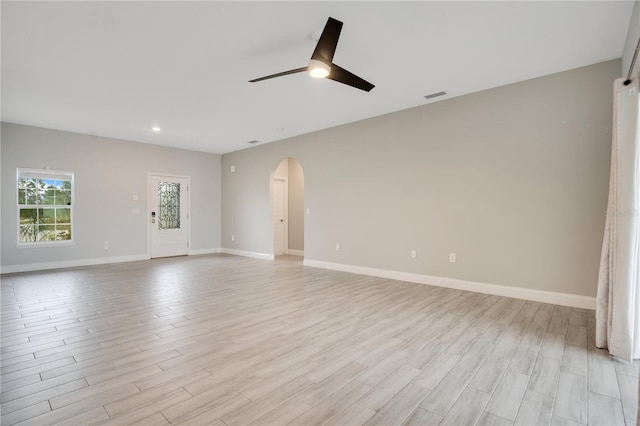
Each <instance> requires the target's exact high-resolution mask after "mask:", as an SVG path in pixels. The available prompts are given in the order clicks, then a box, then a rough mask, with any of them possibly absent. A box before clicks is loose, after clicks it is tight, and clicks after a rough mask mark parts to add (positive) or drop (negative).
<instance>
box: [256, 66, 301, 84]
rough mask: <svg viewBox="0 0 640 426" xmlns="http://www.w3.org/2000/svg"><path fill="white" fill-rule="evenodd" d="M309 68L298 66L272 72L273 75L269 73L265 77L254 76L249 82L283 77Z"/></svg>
mask: <svg viewBox="0 0 640 426" xmlns="http://www.w3.org/2000/svg"><path fill="white" fill-rule="evenodd" d="M308 68H309V67H303V68H296V69H295V70H289V71H283V72H279V73H278V74H271V75H267V76H265V77H260V78H254V79H253V80H249V83H255V82H257V81H262V80H269V79H270V78H276V77H282V76H284V75H289V74H296V73H299V72H304V71H307V69H308Z"/></svg>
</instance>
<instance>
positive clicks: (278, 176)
mask: <svg viewBox="0 0 640 426" xmlns="http://www.w3.org/2000/svg"><path fill="white" fill-rule="evenodd" d="M271 218H272V224H273V254H274V256H281V255H285V254H289V255H295V256H304V174H303V171H302V166H301V165H300V162H298V160H296V159H295V158H293V157H287V158H285V159H283V160H282V161H280V163H279V164H278V165H277V167H276V168H275V170H274V171H273V173H272V175H271Z"/></svg>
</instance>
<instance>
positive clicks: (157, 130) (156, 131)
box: [151, 126, 162, 133]
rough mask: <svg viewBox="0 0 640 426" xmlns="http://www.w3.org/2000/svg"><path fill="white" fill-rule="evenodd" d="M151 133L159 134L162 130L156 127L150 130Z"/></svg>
mask: <svg viewBox="0 0 640 426" xmlns="http://www.w3.org/2000/svg"><path fill="white" fill-rule="evenodd" d="M151 131H152V132H154V133H160V132H161V131H162V129H161V128H160V127H158V126H153V127H152V128H151Z"/></svg>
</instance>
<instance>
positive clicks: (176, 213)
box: [149, 175, 189, 258]
mask: <svg viewBox="0 0 640 426" xmlns="http://www.w3.org/2000/svg"><path fill="white" fill-rule="evenodd" d="M188 186H189V179H188V178H186V177H175V176H161V175H150V176H149V202H150V212H149V215H150V217H149V240H150V256H151V257H152V258H154V257H168V256H182V255H186V254H188V251H189V215H188V205H189V201H188V191H189V187H188Z"/></svg>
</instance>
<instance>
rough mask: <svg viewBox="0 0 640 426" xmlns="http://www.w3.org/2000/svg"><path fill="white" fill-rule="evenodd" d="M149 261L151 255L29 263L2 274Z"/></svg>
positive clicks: (11, 268)
mask: <svg viewBox="0 0 640 426" xmlns="http://www.w3.org/2000/svg"><path fill="white" fill-rule="evenodd" d="M138 260H149V255H146V254H143V255H133V256H116V257H99V258H93V259H77V260H61V261H57V262H43V263H28V264H25V265H7V266H3V267H2V271H1V273H3V274H13V273H16V272H30V271H43V270H45V269H60V268H75V267H78V266H91V265H103V264H106V263H121V262H135V261H138Z"/></svg>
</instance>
